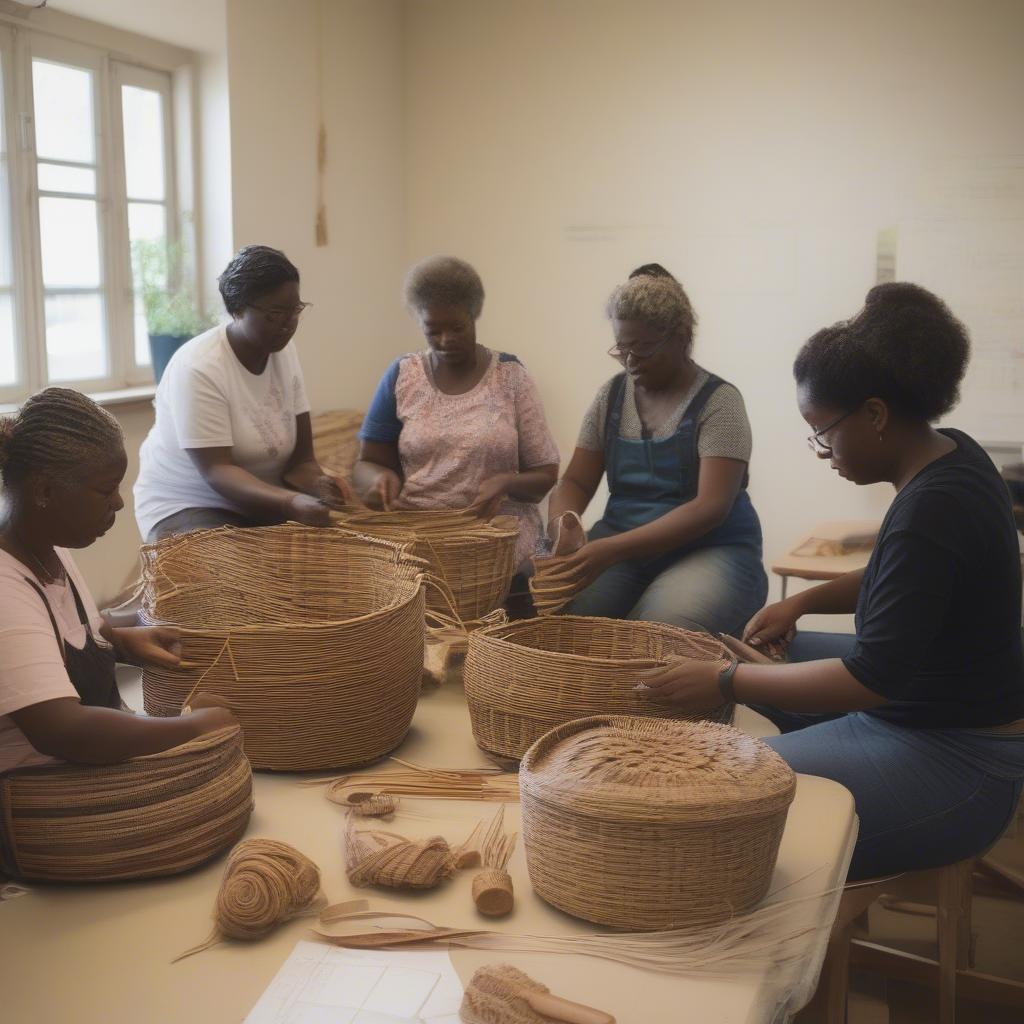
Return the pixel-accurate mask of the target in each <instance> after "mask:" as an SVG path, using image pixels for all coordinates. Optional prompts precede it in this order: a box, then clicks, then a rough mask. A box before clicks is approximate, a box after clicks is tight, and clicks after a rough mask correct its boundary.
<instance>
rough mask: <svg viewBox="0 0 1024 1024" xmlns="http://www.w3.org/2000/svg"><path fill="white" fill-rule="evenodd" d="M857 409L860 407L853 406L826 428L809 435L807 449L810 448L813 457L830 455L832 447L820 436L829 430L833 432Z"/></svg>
mask: <svg viewBox="0 0 1024 1024" xmlns="http://www.w3.org/2000/svg"><path fill="white" fill-rule="evenodd" d="M859 408H860V406H859V405H857V406H854V407H853V408H852V409H848V410H847V411H846V412H844V413H843V415H842V416H839V417H837V418H836V419H834V420H833V421H832V422H831V423H829V424H828V425H827V426H824V427H822V428H821V430H816V431H815V432H814V433H813V434H811V436H810V437H808V438H807V447H808V448H810V449H811V451H812V452H814V454H815V455H820V456H822V457H824V456H826V455H831V454H832V445H830V444H826V443H825V442H824V441H822V439H821V438H822V435H824V434H827V433H828V432H829V431H830V430H833V429H834V428H835V427H838V426H839V424H840V423H842V422H843V420H845V419H846V417H847V416H852V415H853V414H854V413H855V412H856V411H857V410H858V409H859Z"/></svg>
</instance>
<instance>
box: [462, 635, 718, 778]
mask: <svg viewBox="0 0 1024 1024" xmlns="http://www.w3.org/2000/svg"><path fill="white" fill-rule="evenodd" d="M728 656H729V655H728V652H727V651H726V649H725V646H724V645H723V644H722V643H721V642H720V641H718V640H716V639H715V638H714V637H712V636H710V635H709V634H707V633H695V632H692V631H690V630H686V629H681V628H680V627H678V626H669V625H666V624H664V623H660V622H640V621H634V620H625V619H602V618H596V617H593V616H580V615H558V616H551V617H548V618H536V619H521V620H519V621H516V622H505V623H500V624H498V625H494V626H488V627H486V628H484V629H480V630H477V631H476V632H474V633H472V634H470V637H469V653H468V655H467V657H466V665H465V668H464V670H463V681H464V683H465V687H466V702H467V704H468V705H469V714H470V719H471V720H472V724H473V738H474V739H475V740H476V742H477V746H479V747H480V749H481V750H483V751H484V752H485V753H487V754H490V755H493V756H496V757H498V758H501V759H508V758H511V759H513V760H518V759H519V758H521V757H522V756H523V754H524V753H525V752H526V749H527V748H528V747H529V746H530V744H532V743H534V742H535V741H536V740H537V739H539V738H540V737H541V736H543V735H544V733H546V732H547V731H548V730H549V729H553V728H554V727H555V726H558V725H561V724H562V723H563V722H568V721H571V720H572V719H574V718H585V717H586V716H587V715H597V714H620V715H640V716H642V717H645V718H674V719H684V720H695V719H699V720H707V721H714V722H731V721H732V716H733V711H734V709H735V705H733V704H722V705H720V706H719V707H716V708H712V709H711V710H710V711H706V712H703V713H701V714H699V715H694V714H690V713H684V712H680V711H673V710H672V709H671V708H665V707H662V706H660V705H658V704H654V703H652V702H651V701H649V700H646V699H645V698H644V697H643V696H641V695H640V694H639V693H637V692H636V691H635V690H634V689H633V687H634V686H636V684H637V683H638V682H639V681H640V673H641V672H644V671H649V670H651V669H655V668H662V667H664V666H665V665H667V664H669V661H670V660H671V659H672V658H673V657H683V658H696V659H699V660H701V661H716V660H721V659H723V658H727V657H728Z"/></svg>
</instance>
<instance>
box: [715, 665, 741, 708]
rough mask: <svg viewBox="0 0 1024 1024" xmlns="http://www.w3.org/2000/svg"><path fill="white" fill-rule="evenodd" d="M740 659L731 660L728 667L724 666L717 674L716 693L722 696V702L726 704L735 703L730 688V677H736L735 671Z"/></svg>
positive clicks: (732, 691) (733, 693) (734, 695)
mask: <svg viewBox="0 0 1024 1024" xmlns="http://www.w3.org/2000/svg"><path fill="white" fill-rule="evenodd" d="M739 664H740V659H739V658H733V659H732V661H730V662H729V664H728V665H726V666H725V668H723V669H722V670H721V671H720V672H719V673H718V692H719V693H720V694H721V695H722V700H723V701H724V702H725V703H726V704H735V703H736V693H735V691H734V690H733V688H732V677H733V676H734V675H736V669H737V668H739Z"/></svg>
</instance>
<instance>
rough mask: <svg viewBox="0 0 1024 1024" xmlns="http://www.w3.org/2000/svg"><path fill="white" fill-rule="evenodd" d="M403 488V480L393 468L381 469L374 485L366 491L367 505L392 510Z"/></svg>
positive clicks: (382, 509)
mask: <svg viewBox="0 0 1024 1024" xmlns="http://www.w3.org/2000/svg"><path fill="white" fill-rule="evenodd" d="M401 490H402V480H401V478H400V477H399V475H398V474H397V473H396V472H395V471H394V470H393V469H381V470H380V472H379V474H378V476H377V479H376V480H375V481H374V482H373V486H372V487H371V488H370V489H369V490H368V491H367V492H366V496H365V501H366V507H367V508H372V509H377V510H378V511H384V512H390V511H391V509H392V508H393V507H394V504H395V502H396V501H397V500H398V495H399V493H400V492H401Z"/></svg>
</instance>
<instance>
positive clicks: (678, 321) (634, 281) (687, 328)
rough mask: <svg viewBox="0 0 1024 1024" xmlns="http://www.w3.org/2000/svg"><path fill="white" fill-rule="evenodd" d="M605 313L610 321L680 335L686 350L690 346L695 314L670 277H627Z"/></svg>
mask: <svg viewBox="0 0 1024 1024" xmlns="http://www.w3.org/2000/svg"><path fill="white" fill-rule="evenodd" d="M638 269H639V268H638ZM605 312H606V313H607V315H608V318H609V319H611V320H640V321H642V322H643V323H647V324H651V325H652V326H654V327H656V328H658V330H660V331H662V332H663V333H665V334H675V333H678V334H681V335H682V337H683V339H684V342H685V345H686V347H687V349H689V348H690V346H691V345H692V344H693V335H694V331H695V330H696V327H697V314H696V313H695V312H694V311H693V306H692V305H690V299H689V297H688V296H687V294H686V292H685V291H684V290H683V286H682V285H681V284H680V283H679V282H678V281H677V280H676V279H675V278H674V277H672V276H671V275H669V276H660V275H659V276H657V277H655V276H652V275H651V274H649V273H642V274H640V275H639V276H637V277H630V279H629V280H628V281H626V283H625V284H620V285H619V287H618V288H616V289H615V291H613V292H612V294H611V297H610V298H609V299H608V304H607V306H606V307H605Z"/></svg>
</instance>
